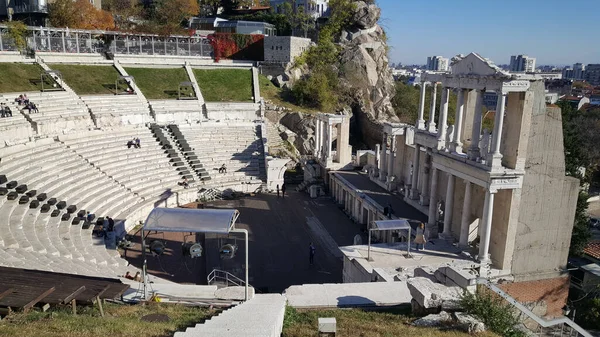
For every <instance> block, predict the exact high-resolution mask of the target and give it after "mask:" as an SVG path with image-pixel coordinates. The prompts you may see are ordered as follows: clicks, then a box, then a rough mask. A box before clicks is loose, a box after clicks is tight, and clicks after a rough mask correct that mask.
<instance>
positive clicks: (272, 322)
mask: <svg viewBox="0 0 600 337" xmlns="http://www.w3.org/2000/svg"><path fill="white" fill-rule="evenodd" d="M285 304H286V299H285V297H284V296H282V295H279V294H258V295H254V297H253V298H252V299H250V300H249V301H247V302H244V303H242V304H240V305H237V306H235V307H233V308H231V309H229V310H226V311H224V312H223V313H221V314H220V315H218V316H216V317H213V318H211V319H210V320H208V321H206V322H204V324H197V325H196V326H195V327H192V328H187V329H186V330H185V331H184V332H176V333H175V335H174V336H175V337H191V336H207V337H208V336H210V337H230V336H245V337H251V336H256V337H279V336H280V335H281V331H282V330H283V317H284V315H285Z"/></svg>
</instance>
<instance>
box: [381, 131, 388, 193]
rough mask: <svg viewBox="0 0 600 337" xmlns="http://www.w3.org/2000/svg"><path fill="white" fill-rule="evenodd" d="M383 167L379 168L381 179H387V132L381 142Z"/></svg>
mask: <svg viewBox="0 0 600 337" xmlns="http://www.w3.org/2000/svg"><path fill="white" fill-rule="evenodd" d="M379 157H380V158H381V168H380V169H379V180H381V181H385V178H386V177H387V133H385V132H384V133H383V140H382V142H381V155H380V156H379Z"/></svg>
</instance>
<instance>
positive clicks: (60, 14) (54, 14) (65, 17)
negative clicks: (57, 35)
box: [49, 0, 115, 30]
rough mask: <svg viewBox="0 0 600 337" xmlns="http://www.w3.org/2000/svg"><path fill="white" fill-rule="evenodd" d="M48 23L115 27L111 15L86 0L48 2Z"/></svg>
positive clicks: (102, 28)
mask: <svg viewBox="0 0 600 337" xmlns="http://www.w3.org/2000/svg"><path fill="white" fill-rule="evenodd" d="M49 12H50V23H51V24H52V26H54V27H69V28H79V29H99V30H108V29H114V28H115V22H114V20H113V17H112V15H111V14H110V13H109V12H107V11H103V10H99V9H96V8H95V7H94V5H92V4H91V3H90V2H89V1H88V0H76V1H75V2H73V1H71V0H57V1H55V2H54V3H52V4H50V8H49Z"/></svg>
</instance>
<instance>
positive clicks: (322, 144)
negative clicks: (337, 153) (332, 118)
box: [319, 121, 327, 160]
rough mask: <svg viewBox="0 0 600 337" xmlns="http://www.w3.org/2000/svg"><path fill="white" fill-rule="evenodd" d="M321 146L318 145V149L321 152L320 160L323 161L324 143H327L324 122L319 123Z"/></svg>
mask: <svg viewBox="0 0 600 337" xmlns="http://www.w3.org/2000/svg"><path fill="white" fill-rule="evenodd" d="M319 139H320V140H321V144H319V149H320V152H321V157H320V158H321V160H325V153H326V152H325V142H326V141H327V134H326V133H325V122H323V121H321V137H319Z"/></svg>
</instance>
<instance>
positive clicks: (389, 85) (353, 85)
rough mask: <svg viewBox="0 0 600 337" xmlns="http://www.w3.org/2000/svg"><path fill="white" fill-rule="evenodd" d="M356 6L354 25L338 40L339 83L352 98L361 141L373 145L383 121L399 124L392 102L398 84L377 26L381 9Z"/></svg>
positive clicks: (362, 4) (359, 3)
mask: <svg viewBox="0 0 600 337" xmlns="http://www.w3.org/2000/svg"><path fill="white" fill-rule="evenodd" d="M354 4H355V9H354V13H353V15H352V24H351V25H350V26H349V27H348V28H347V29H345V30H344V31H343V32H342V34H341V36H340V37H339V43H340V45H341V47H342V51H341V55H340V80H341V82H342V84H343V85H344V86H345V87H347V89H348V90H347V92H349V93H351V95H352V98H353V101H354V103H353V104H354V106H353V109H352V110H353V112H354V114H355V117H356V122H357V123H358V124H359V127H360V130H361V133H362V138H363V140H364V141H365V142H366V143H367V144H369V145H371V146H373V145H374V144H375V143H377V142H381V136H380V132H377V130H378V129H379V127H378V125H379V124H380V122H382V121H398V119H397V117H396V115H395V112H394V108H393V107H392V103H391V100H392V98H393V97H394V94H395V85H394V78H393V76H392V72H391V69H390V68H389V65H388V56H387V49H388V47H387V42H386V36H385V32H384V31H383V29H382V28H381V26H379V25H378V24H377V22H378V21H379V17H380V14H381V10H380V9H379V7H377V5H375V4H373V3H369V1H355V2H354Z"/></svg>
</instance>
